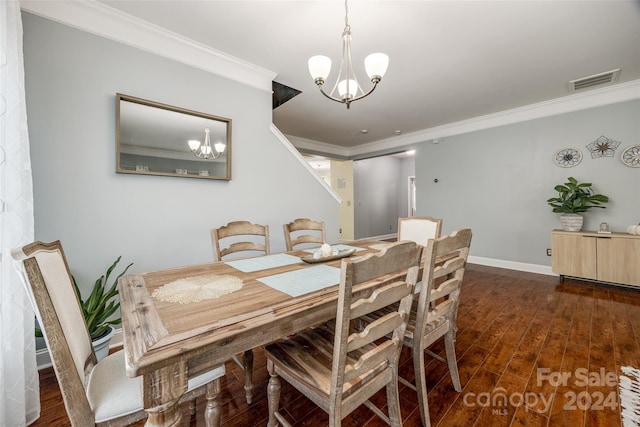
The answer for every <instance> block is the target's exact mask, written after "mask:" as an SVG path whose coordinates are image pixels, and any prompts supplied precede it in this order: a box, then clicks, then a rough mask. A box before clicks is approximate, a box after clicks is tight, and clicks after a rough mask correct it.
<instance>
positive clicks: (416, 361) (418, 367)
mask: <svg viewBox="0 0 640 427" xmlns="http://www.w3.org/2000/svg"><path fill="white" fill-rule="evenodd" d="M412 352H413V372H414V375H415V377H416V391H417V393H418V404H419V407H420V419H421V420H422V425H423V426H424V427H431V420H430V418H429V403H428V401H427V384H426V378H427V377H426V373H425V369H424V354H423V352H422V349H421V348H420V347H413V349H412Z"/></svg>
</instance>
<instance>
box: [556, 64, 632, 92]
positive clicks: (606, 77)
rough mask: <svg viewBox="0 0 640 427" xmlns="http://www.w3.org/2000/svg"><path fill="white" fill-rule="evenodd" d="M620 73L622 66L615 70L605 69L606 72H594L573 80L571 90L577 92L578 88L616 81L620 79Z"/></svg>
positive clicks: (570, 83) (570, 84)
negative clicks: (591, 74)
mask: <svg viewBox="0 0 640 427" xmlns="http://www.w3.org/2000/svg"><path fill="white" fill-rule="evenodd" d="M619 75H620V68H616V69H615V70H611V71H605V72H604V73H600V74H594V75H593V76H589V77H583V78H581V79H576V80H571V81H570V82H569V90H571V91H572V92H575V91H576V90H581V89H587V88H589V87H593V86H600V85H603V84H607V83H615V82H617V81H618V76H619Z"/></svg>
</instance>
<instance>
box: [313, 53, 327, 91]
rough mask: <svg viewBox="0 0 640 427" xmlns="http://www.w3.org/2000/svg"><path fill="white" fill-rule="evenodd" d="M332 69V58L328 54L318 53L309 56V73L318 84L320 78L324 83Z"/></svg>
mask: <svg viewBox="0 0 640 427" xmlns="http://www.w3.org/2000/svg"><path fill="white" fill-rule="evenodd" d="M330 71H331V59H330V58H329V57H328V56H324V55H316V56H312V57H311V58H309V74H311V77H312V78H313V80H315V81H316V84H317V82H318V81H319V80H321V81H322V83H324V82H325V80H327V77H329V72H330ZM322 83H320V84H322Z"/></svg>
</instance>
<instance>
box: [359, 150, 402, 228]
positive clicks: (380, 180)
mask: <svg viewBox="0 0 640 427" xmlns="http://www.w3.org/2000/svg"><path fill="white" fill-rule="evenodd" d="M413 174H414V159H413V158H410V159H399V158H396V157H392V156H382V157H375V158H371V159H364V160H357V161H354V162H353V182H354V198H355V209H354V216H355V238H356V239H362V238H367V237H377V236H385V235H388V234H393V233H397V232H398V217H400V216H407V194H408V193H407V191H408V177H409V176H410V175H413Z"/></svg>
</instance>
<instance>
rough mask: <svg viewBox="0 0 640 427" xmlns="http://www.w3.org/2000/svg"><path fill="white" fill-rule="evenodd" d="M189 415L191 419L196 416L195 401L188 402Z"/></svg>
mask: <svg viewBox="0 0 640 427" xmlns="http://www.w3.org/2000/svg"><path fill="white" fill-rule="evenodd" d="M189 414H191V416H192V417H193V416H194V415H195V414H196V399H195V398H193V399H191V400H189Z"/></svg>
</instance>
